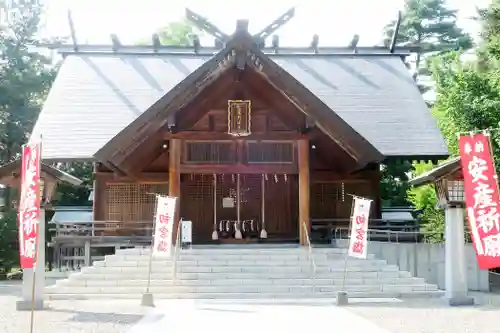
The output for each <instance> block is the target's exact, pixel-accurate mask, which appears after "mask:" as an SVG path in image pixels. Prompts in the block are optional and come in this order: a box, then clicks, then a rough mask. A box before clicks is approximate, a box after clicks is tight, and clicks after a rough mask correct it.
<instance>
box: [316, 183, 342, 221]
mask: <svg viewBox="0 0 500 333" xmlns="http://www.w3.org/2000/svg"><path fill="white" fill-rule="evenodd" d="M345 201H346V194H345V184H344V183H341V182H324V183H322V182H318V183H314V184H313V185H312V186H311V217H312V218H339V216H338V212H337V206H338V205H343V204H344V202H345Z"/></svg>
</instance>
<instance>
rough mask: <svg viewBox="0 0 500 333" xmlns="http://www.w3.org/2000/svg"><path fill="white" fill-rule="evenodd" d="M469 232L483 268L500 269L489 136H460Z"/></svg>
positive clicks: (499, 229) (499, 219) (499, 221)
mask: <svg viewBox="0 0 500 333" xmlns="http://www.w3.org/2000/svg"><path fill="white" fill-rule="evenodd" d="M458 146H459V150H460V161H461V164H462V174H463V178H464V192H465V193H464V194H465V206H466V213H467V218H468V221H469V229H470V233H471V236H472V242H473V243H474V248H475V250H476V257H477V261H478V266H479V268H480V269H490V268H496V267H500V211H499V202H498V201H499V195H498V179H497V175H496V170H495V164H494V162H493V158H492V155H491V142H490V137H489V135H488V134H487V133H477V134H471V135H464V136H460V138H459V140H458ZM453 222H457V223H459V222H461V221H453Z"/></svg>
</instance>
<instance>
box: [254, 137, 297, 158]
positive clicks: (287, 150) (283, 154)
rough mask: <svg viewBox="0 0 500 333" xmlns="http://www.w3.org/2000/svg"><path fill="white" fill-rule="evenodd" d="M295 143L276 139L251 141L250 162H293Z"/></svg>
mask: <svg viewBox="0 0 500 333" xmlns="http://www.w3.org/2000/svg"><path fill="white" fill-rule="evenodd" d="M293 152H294V149H293V143H292V142H275V141H249V142H248V144H247V161H248V163H293V161H294V159H293V155H294V154H293Z"/></svg>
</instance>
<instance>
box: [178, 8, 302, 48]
mask: <svg viewBox="0 0 500 333" xmlns="http://www.w3.org/2000/svg"><path fill="white" fill-rule="evenodd" d="M294 15H295V7H292V8H290V9H289V10H287V11H286V12H285V13H283V14H282V15H281V16H279V17H278V18H277V19H276V20H274V21H273V22H271V23H270V24H268V25H267V26H266V27H265V28H264V29H262V30H261V31H259V32H258V33H256V34H254V35H253V36H252V37H253V38H254V39H255V40H256V41H257V42H259V43H262V42H264V41H265V40H266V39H267V38H268V37H269V36H271V34H273V33H274V32H275V31H276V30H278V29H279V28H281V27H282V26H283V25H285V24H286V23H287V22H288V21H290V20H291V19H292V18H293V16H294ZM186 18H187V19H188V20H189V21H191V22H192V23H193V24H194V25H196V26H197V27H198V28H199V29H200V30H203V31H205V32H207V33H209V34H210V35H212V36H214V37H215V39H216V40H219V41H220V42H223V43H226V42H227V41H228V40H229V38H230V35H228V34H226V33H224V32H223V31H222V30H221V29H219V28H218V27H217V26H215V25H214V24H212V23H210V21H209V20H208V19H206V18H205V17H203V16H201V15H199V14H196V13H195V12H193V11H192V10H190V9H189V8H186ZM236 30H237V31H241V30H245V31H247V30H248V21H247V20H238V21H237V22H236Z"/></svg>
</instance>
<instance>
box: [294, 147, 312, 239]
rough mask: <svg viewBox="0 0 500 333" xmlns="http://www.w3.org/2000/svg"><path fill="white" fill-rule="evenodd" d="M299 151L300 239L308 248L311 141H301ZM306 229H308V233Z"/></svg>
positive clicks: (309, 231)
mask: <svg viewBox="0 0 500 333" xmlns="http://www.w3.org/2000/svg"><path fill="white" fill-rule="evenodd" d="M297 150H298V166H299V228H300V229H299V238H300V244H301V245H303V246H306V245H308V239H307V235H308V234H310V233H311V218H310V208H309V207H310V189H311V187H310V179H309V178H310V175H309V140H307V139H302V140H299V142H298V145H297ZM304 224H305V227H304ZM304 228H305V229H307V233H306V230H304Z"/></svg>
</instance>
